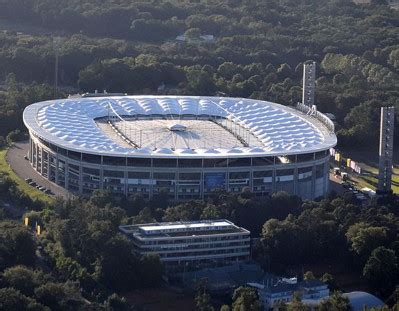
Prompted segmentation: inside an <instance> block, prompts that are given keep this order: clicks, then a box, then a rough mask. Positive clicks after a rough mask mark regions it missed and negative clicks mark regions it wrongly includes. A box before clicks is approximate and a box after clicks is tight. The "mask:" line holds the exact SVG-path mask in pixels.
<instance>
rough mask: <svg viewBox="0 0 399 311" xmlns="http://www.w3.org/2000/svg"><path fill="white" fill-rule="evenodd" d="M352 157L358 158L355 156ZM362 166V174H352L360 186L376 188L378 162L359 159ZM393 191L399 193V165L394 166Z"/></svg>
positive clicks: (352, 178) (353, 179) (352, 177)
mask: <svg viewBox="0 0 399 311" xmlns="http://www.w3.org/2000/svg"><path fill="white" fill-rule="evenodd" d="M351 159H354V160H356V159H355V158H354V157H353V158H352V157H351ZM357 162H358V163H359V164H360V166H361V167H362V176H355V175H351V180H352V181H354V182H355V183H356V184H357V186H358V188H364V187H367V188H370V189H373V190H375V189H376V187H377V184H378V167H377V164H376V163H372V162H366V161H364V162H362V161H357ZM392 191H393V192H394V193H397V194H399V167H397V166H394V169H393V175H392Z"/></svg>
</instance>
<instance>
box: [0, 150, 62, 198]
mask: <svg viewBox="0 0 399 311" xmlns="http://www.w3.org/2000/svg"><path fill="white" fill-rule="evenodd" d="M6 154H7V149H0V173H5V174H6V175H7V176H8V177H10V178H11V179H12V180H13V181H14V182H15V183H16V184H17V186H18V189H19V190H21V191H22V192H24V193H26V194H27V195H28V196H29V197H30V198H31V199H32V200H35V199H36V200H40V201H43V202H46V203H53V202H54V199H53V198H52V197H50V196H48V195H47V194H44V193H43V192H41V191H39V190H38V189H36V188H34V187H31V186H29V185H28V184H27V183H26V182H25V180H23V179H22V178H20V177H19V176H17V175H16V174H15V173H14V171H13V170H12V169H11V167H10V166H9V165H8V163H7V160H6Z"/></svg>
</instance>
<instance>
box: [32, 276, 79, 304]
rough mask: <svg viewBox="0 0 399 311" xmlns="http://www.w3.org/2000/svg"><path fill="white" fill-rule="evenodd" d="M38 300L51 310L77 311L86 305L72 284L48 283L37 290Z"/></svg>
mask: <svg viewBox="0 0 399 311" xmlns="http://www.w3.org/2000/svg"><path fill="white" fill-rule="evenodd" d="M35 296H36V297H37V300H38V301H39V302H40V303H42V304H43V305H45V306H48V307H49V308H50V309H51V310H66V309H69V310H76V309H79V308H83V307H84V306H85V305H86V302H85V300H84V299H83V297H82V296H81V294H80V292H79V290H78V289H77V288H76V287H75V286H74V285H73V284H72V283H54V282H47V283H46V284H43V285H41V286H39V287H38V288H36V289H35Z"/></svg>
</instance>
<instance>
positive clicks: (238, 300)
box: [232, 286, 261, 311]
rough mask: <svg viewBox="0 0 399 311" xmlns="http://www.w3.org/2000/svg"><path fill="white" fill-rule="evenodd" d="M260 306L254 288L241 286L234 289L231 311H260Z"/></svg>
mask: <svg viewBox="0 0 399 311" xmlns="http://www.w3.org/2000/svg"><path fill="white" fill-rule="evenodd" d="M260 308H261V306H260V301H259V296H258V292H257V290H256V289H255V288H252V287H244V286H241V287H239V288H237V289H236V290H235V291H234V294H233V305H232V311H260Z"/></svg>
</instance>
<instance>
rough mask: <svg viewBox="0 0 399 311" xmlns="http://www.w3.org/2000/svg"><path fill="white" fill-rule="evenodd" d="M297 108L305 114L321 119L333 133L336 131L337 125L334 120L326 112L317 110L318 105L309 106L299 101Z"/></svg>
mask: <svg viewBox="0 0 399 311" xmlns="http://www.w3.org/2000/svg"><path fill="white" fill-rule="evenodd" d="M296 109H297V110H299V111H301V112H303V113H304V114H306V115H308V116H311V117H314V118H315V119H317V120H319V121H320V122H321V123H323V124H324V125H325V126H326V127H327V129H328V130H329V131H330V132H331V133H335V125H334V123H333V121H331V120H330V118H329V117H327V116H326V115H325V114H323V113H321V112H320V111H317V108H316V106H315V105H314V106H313V107H309V106H307V105H304V104H302V103H298V104H297V105H296Z"/></svg>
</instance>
